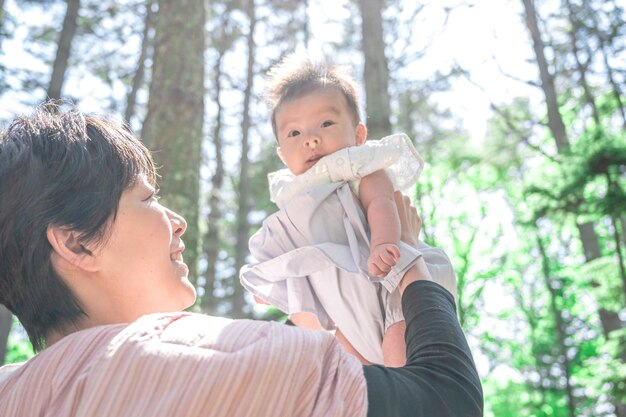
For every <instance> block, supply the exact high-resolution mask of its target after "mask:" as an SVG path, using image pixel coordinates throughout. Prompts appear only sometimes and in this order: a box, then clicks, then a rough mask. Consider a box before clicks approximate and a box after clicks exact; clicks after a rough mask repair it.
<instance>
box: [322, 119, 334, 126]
mask: <svg viewBox="0 0 626 417" xmlns="http://www.w3.org/2000/svg"><path fill="white" fill-rule="evenodd" d="M334 124H335V122H333V121H332V120H326V121H325V122H324V123H322V127H328V126H332V125H334Z"/></svg>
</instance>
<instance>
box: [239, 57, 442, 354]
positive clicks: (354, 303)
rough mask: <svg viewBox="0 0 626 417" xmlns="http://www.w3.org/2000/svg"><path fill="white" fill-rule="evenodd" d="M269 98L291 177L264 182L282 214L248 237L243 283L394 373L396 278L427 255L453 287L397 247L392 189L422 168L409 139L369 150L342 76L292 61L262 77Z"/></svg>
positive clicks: (352, 93) (350, 85) (399, 331)
mask: <svg viewBox="0 0 626 417" xmlns="http://www.w3.org/2000/svg"><path fill="white" fill-rule="evenodd" d="M267 91H268V101H269V103H270V105H271V108H272V127H273V130H274V134H275V136H276V139H277V142H278V149H277V152H278V155H279V157H280V159H281V160H282V161H283V162H284V163H285V165H286V166H287V170H281V171H278V172H276V173H272V174H270V176H269V180H270V193H271V197H272V200H273V201H274V202H276V203H277V205H278V207H279V209H280V211H279V212H278V213H275V214H274V215H272V216H270V217H268V218H267V219H266V220H265V221H264V223H263V226H262V228H261V230H259V232H257V233H256V234H255V235H254V236H253V237H252V238H251V239H250V251H251V253H252V255H253V256H254V257H255V258H256V260H257V261H258V263H257V264H252V265H246V266H244V267H243V268H242V271H241V282H242V284H243V285H244V286H245V287H246V288H247V289H248V290H250V291H251V292H252V293H253V294H254V295H255V298H256V299H257V300H259V299H261V300H264V301H266V302H269V303H270V304H272V305H274V306H276V307H277V308H279V309H281V310H283V311H285V312H287V313H289V314H290V318H291V320H292V321H293V322H294V323H295V324H297V325H299V326H302V327H308V328H313V329H316V328H317V329H322V328H323V329H334V330H335V331H336V332H335V334H336V336H337V338H338V339H339V341H340V342H341V344H342V345H343V346H344V348H345V349H346V350H347V351H349V352H351V353H352V354H354V355H355V356H357V357H358V358H359V359H360V360H361V362H363V363H379V364H385V365H386V366H402V365H404V363H405V361H406V358H405V353H404V352H405V346H404V330H405V327H404V319H403V317H402V311H401V303H400V296H399V292H398V291H397V289H396V287H397V284H398V283H399V281H400V279H401V278H402V276H403V275H404V273H405V272H406V271H407V270H408V268H410V267H411V265H413V263H414V262H415V260H416V259H417V258H418V257H419V256H422V254H424V256H425V260H426V263H427V265H428V264H429V263H430V265H429V269H431V273H433V270H434V272H435V273H437V274H438V275H441V274H442V273H443V274H448V275H449V276H450V280H451V282H453V280H454V274H453V272H452V268H451V266H450V263H449V260H448V258H447V257H446V256H445V254H444V253H443V252H442V251H440V250H437V249H433V248H428V247H425V248H420V250H417V249H415V248H411V247H409V246H408V245H405V244H403V243H401V242H400V223H399V219H398V212H397V208H396V205H395V201H394V190H401V189H404V188H406V187H407V186H410V185H413V184H414V183H415V181H416V179H417V177H418V176H419V174H420V172H421V169H422V166H423V163H422V160H421V158H420V157H419V155H418V154H417V151H415V149H414V148H413V145H412V144H411V142H410V140H409V139H408V137H406V135H392V136H388V137H386V138H383V139H381V140H379V141H369V142H366V141H365V140H366V138H367V128H366V127H365V125H364V124H363V123H361V121H360V117H359V112H358V96H357V92H356V85H355V82H354V80H353V79H352V78H351V77H350V75H349V72H348V71H347V70H346V69H345V68H343V67H338V66H333V65H330V64H325V63H319V62H314V61H312V60H311V59H310V58H308V57H302V56H296V55H292V56H290V57H287V58H286V59H285V60H283V61H282V62H281V63H280V64H279V65H277V66H276V67H274V68H273V69H272V70H271V71H270V73H269V78H268V80H267ZM368 227H369V230H368ZM368 232H369V233H368ZM427 255H428V256H427ZM429 261H430V262H429Z"/></svg>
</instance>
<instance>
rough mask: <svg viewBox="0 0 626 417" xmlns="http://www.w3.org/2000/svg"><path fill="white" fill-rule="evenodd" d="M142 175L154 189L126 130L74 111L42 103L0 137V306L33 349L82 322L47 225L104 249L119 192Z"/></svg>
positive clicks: (150, 168)
mask: <svg viewBox="0 0 626 417" xmlns="http://www.w3.org/2000/svg"><path fill="white" fill-rule="evenodd" d="M68 107H69V108H68ZM140 174H145V175H147V177H148V179H149V180H150V181H151V182H152V183H154V182H155V177H156V173H155V168H154V163H153V161H152V157H151V156H150V152H149V151H148V150H147V149H146V148H145V146H144V145H143V144H142V143H141V142H140V141H139V140H138V139H137V138H135V137H134V136H133V135H132V134H131V133H130V132H129V131H128V130H127V129H125V128H123V127H119V126H117V125H116V124H115V123H113V122H111V121H109V120H107V119H105V118H101V117H95V116H87V115H84V114H82V113H81V112H80V111H79V110H78V109H77V108H75V107H73V106H68V105H66V104H62V105H59V104H55V103H53V102H48V103H45V104H43V105H42V106H40V107H39V108H37V109H36V110H35V112H34V113H33V114H32V115H30V116H26V117H17V118H15V119H14V120H13V121H12V123H11V124H10V125H9V127H8V129H7V130H6V131H4V132H2V133H0V303H1V304H4V305H5V306H6V307H7V308H8V309H9V310H10V311H11V312H13V314H15V315H16V316H17V317H18V318H19V320H20V322H21V323H22V325H23V326H24V328H25V329H26V332H27V333H28V336H29V338H30V341H31V343H32V344H33V347H34V348H35V349H36V350H41V349H42V348H43V347H44V344H45V337H46V335H47V334H49V333H50V332H51V331H54V330H57V331H59V330H63V329H65V328H68V326H71V325H72V324H75V323H76V322H77V321H78V320H79V319H80V318H81V316H84V315H86V313H85V311H84V309H83V307H82V306H81V305H80V302H79V300H78V299H77V298H76V296H75V295H74V294H73V293H72V291H70V289H69V287H68V286H67V285H66V284H65V282H64V281H63V280H62V279H61V278H60V277H59V275H58V273H57V271H55V269H54V268H53V266H52V262H51V259H50V255H51V246H50V243H49V242H48V239H47V235H46V233H47V229H48V226H51V225H52V226H62V227H66V228H68V229H70V230H75V231H77V232H78V233H79V236H80V241H81V243H85V244H90V245H92V246H94V245H95V246H97V245H100V244H103V243H104V242H105V241H106V239H107V237H108V231H109V226H110V224H111V221H110V220H111V219H114V218H115V216H116V214H117V209H118V205H119V200H120V197H121V194H122V192H123V191H124V190H125V189H126V188H128V187H129V186H132V185H133V183H134V182H135V180H136V178H137V176H138V175H140Z"/></svg>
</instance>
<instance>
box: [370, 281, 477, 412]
mask: <svg viewBox="0 0 626 417" xmlns="http://www.w3.org/2000/svg"><path fill="white" fill-rule="evenodd" d="M402 311H403V312H404V318H405V320H406V326H407V329H406V335H405V338H406V349H407V363H406V365H405V366H404V367H402V368H385V367H384V366H379V365H372V366H364V367H363V369H364V371H365V380H366V383H367V397H368V401H369V403H368V411H367V415H368V417H379V416H380V417H383V416H384V417H408V416H411V417H444V416H454V417H461V416H463V417H479V416H482V415H483V393H482V387H481V385H480V379H479V378H478V373H477V371H476V366H475V365H474V361H473V359H472V354H471V352H470V349H469V346H468V345H467V341H466V340H465V336H464V335H463V331H462V330H461V326H460V325H459V322H458V320H457V318H456V308H455V304H454V298H453V297H452V295H451V294H450V293H449V292H448V291H447V290H445V289H444V288H443V287H441V286H440V285H439V284H436V283H434V282H432V281H417V282H414V283H411V284H410V285H409V286H408V287H407V288H406V289H405V291H404V294H403V296H402Z"/></svg>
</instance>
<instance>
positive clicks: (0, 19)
mask: <svg viewBox="0 0 626 417" xmlns="http://www.w3.org/2000/svg"><path fill="white" fill-rule="evenodd" d="M3 28H4V0H0V33H2V29H3ZM0 363H1V362H0Z"/></svg>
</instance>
